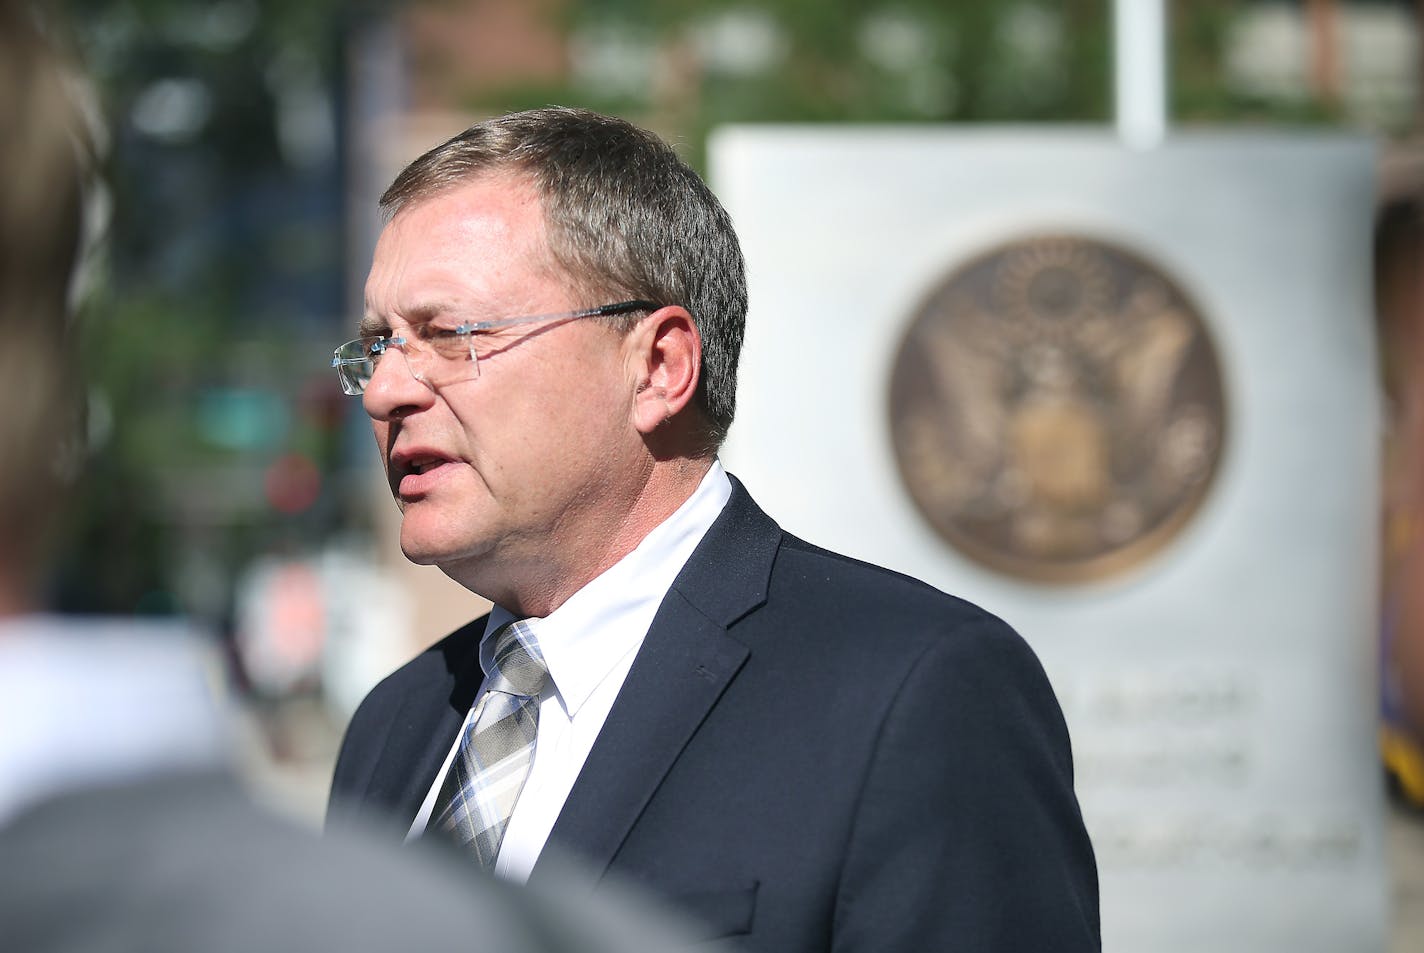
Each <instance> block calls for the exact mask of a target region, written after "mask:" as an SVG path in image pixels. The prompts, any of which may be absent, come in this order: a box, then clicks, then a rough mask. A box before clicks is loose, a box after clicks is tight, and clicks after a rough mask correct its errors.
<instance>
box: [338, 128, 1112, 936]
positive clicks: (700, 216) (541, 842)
mask: <svg viewBox="0 0 1424 953" xmlns="http://www.w3.org/2000/svg"><path fill="white" fill-rule="evenodd" d="M381 205H382V208H383V210H384V211H385V212H386V213H387V214H388V216H389V218H388V221H387V224H386V227H385V229H384V231H383V232H382V234H381V236H380V239H379V241H378V243H377V247H376V251H375V256H374V261H373V264H372V267H371V273H370V276H369V279H368V281H367V285H366V315H365V317H364V319H363V320H362V325H361V333H362V337H361V338H360V339H358V340H356V341H353V342H351V343H350V344H347V345H344V346H343V347H342V348H339V349H338V350H337V353H336V356H335V358H334V360H333V364H334V365H335V366H336V367H337V369H338V371H339V373H340V376H341V379H342V384H343V387H344V389H345V390H346V392H347V393H350V394H353V395H356V394H359V395H360V396H361V399H362V401H363V403H364V407H365V410H366V412H367V414H369V415H370V417H371V419H372V422H373V427H374V431H375V437H376V442H377V445H378V447H379V450H380V454H381V457H382V460H383V462H384V464H385V468H386V473H387V476H388V479H389V482H390V486H391V491H392V493H393V494H394V495H395V497H396V500H397V502H398V504H399V506H400V509H401V511H402V521H401V530H400V538H401V545H402V548H403V550H404V552H405V554H406V555H407V557H408V558H410V559H412V560H413V561H415V562H417V563H425V564H431V563H433V564H435V565H437V566H439V567H440V568H441V569H442V570H444V571H445V572H446V573H447V574H448V575H449V576H451V577H452V578H453V579H455V580H456V581H458V582H460V583H461V584H462V585H464V586H465V587H467V588H469V589H470V590H472V591H474V592H477V593H479V594H481V595H484V596H486V597H488V598H489V599H491V600H492V601H493V602H494V603H495V608H494V610H493V611H492V612H491V613H490V614H489V616H487V617H485V618H481V619H477V620H475V621H474V622H472V623H470V624H469V625H467V626H465V627H464V628H462V629H460V630H459V631H457V632H455V633H454V634H453V635H450V636H449V637H447V638H445V639H444V640H443V641H441V642H439V643H438V644H436V645H434V646H433V647H431V648H430V649H428V650H427V651H426V652H424V653H423V654H421V655H419V656H418V657H417V658H415V659H414V660H413V661H411V662H410V663H409V664H407V665H406V666H405V667H403V668H402V669H400V670H399V671H397V672H396V673H395V674H393V675H391V676H390V677H389V678H387V679H386V680H385V681H384V682H382V683H381V684H380V685H378V686H377V687H376V688H375V689H374V690H373V691H372V692H371V694H370V695H369V696H368V697H367V699H366V700H365V702H364V703H363V704H362V705H361V707H360V708H359V709H358V711H357V713H356V715H355V717H354V718H353V720H352V723H351V726H350V728H349V730H348V732H347V736H346V739H345V741H344V743H343V746H342V751H341V755H340V758H339V761H338V763H337V766H336V772H335V777H334V781H333V789H332V791H333V810H334V814H333V816H334V817H336V818H338V819H341V818H347V817H358V818H376V817H379V816H382V815H384V816H387V817H388V818H390V819H392V820H393V821H394V822H395V826H396V828H397V830H398V831H399V832H400V833H401V834H402V835H404V836H406V837H408V838H410V837H421V836H426V835H430V836H438V837H448V838H453V839H454V840H455V841H456V842H457V843H459V844H462V845H464V849H465V850H466V851H467V852H468V853H469V854H470V855H471V856H472V857H473V858H474V859H475V860H476V862H478V863H481V864H485V865H490V866H493V868H494V869H495V870H496V871H497V872H498V873H500V874H502V875H504V876H506V877H509V878H512V879H515V880H522V879H525V878H529V877H532V879H533V880H534V881H535V882H537V881H539V880H540V879H541V878H542V877H543V876H544V871H545V870H547V869H551V868H552V867H553V866H554V865H555V864H556V862H557V861H556V860H553V859H551V858H573V859H574V860H576V861H577V862H579V863H581V864H583V865H584V869H585V872H586V873H585V876H587V877H588V878H589V880H590V881H599V880H603V879H608V880H612V881H618V882H624V881H633V882H636V883H640V884H643V885H645V886H647V887H648V888H650V889H652V890H654V891H656V892H657V893H659V894H660V895H662V896H664V897H666V898H668V899H669V900H670V901H672V902H673V903H675V904H677V905H679V906H681V907H682V908H683V909H685V910H687V911H689V912H691V913H693V914H695V915H697V916H699V917H701V918H702V920H703V921H704V922H705V923H706V925H707V926H708V928H709V930H710V931H711V932H713V933H717V934H725V935H740V936H741V937H742V940H743V943H744V945H745V946H746V947H747V948H748V949H751V950H760V951H766V953H771V951H776V953H795V951H819V950H830V949H833V948H834V949H837V950H842V951H859V950H864V951H871V950H874V951H881V953H884V951H897V950H924V949H956V950H970V951H978V950H985V951H987V950H1040V949H1051V950H1055V951H1063V950H1091V949H1097V948H1098V947H1099V938H1098V933H1099V930H1098V900H1097V879H1096V869H1095V866H1094V861H1093V856H1092V849H1091V846H1090V845H1089V842H1088V839H1087V836H1086V834H1085V832H1084V828H1083V825H1082V821H1081V818H1080V816H1079V811H1078V807H1077V803H1076V800H1075V798H1074V795H1073V790H1072V768H1071V763H1070V755H1069V743H1068V737H1067V734H1066V731H1065V728H1064V725H1063V721H1062V718H1061V715H1060V713H1059V710H1058V707H1057V704H1056V702H1055V700H1054V698H1053V694H1052V692H1051V689H1050V688H1049V685H1048V683H1047V681H1046V679H1045V677H1044V675H1043V672H1042V670H1041V669H1040V667H1039V665H1038V663H1037V661H1036V660H1035V659H1034V657H1033V655H1032V654H1031V652H1030V651H1029V649H1028V648H1027V647H1026V645H1025V644H1024V643H1023V641H1022V640H1021V639H1020V638H1019V637H1018V636H1017V635H1016V634H1015V633H1014V632H1013V631H1012V630H1010V629H1009V628H1008V627H1007V626H1006V625H1004V623H1002V622H1000V621H999V620H998V619H995V618H994V617H992V616H990V615H988V614H986V613H985V612H983V611H982V610H980V609H978V608H976V607H974V606H971V605H969V604H967V603H964V602H962V601H960V600H957V599H954V598H952V597H950V596H946V595H944V594H942V593H940V592H938V591H935V590H934V589H931V588H930V587H928V586H926V585H924V584H923V583H920V582H917V581H915V580H912V579H908V578H906V577H903V576H900V575H898V574H895V573H892V572H890V571H888V570H884V569H880V568H877V567H874V566H869V565H865V564H863V563H858V562H856V561H854V560H850V559H847V558H845V557H842V556H838V555H835V554H833V553H829V552H826V551H824V550H821V549H818V548H816V547H814V546H812V545H810V544H808V543H805V542H802V541H801V540H799V539H796V538H794V537H792V536H789V535H787V534H786V533H783V532H782V531H781V530H780V529H779V528H778V527H777V526H776V524H775V523H774V522H773V521H772V520H771V519H770V518H769V517H768V516H766V514H764V513H763V512H762V511H761V510H760V509H758V508H757V506H756V504H755V503H753V502H752V500H751V498H750V497H749V496H748V494H747V491H746V490H745V489H744V488H743V487H742V486H741V485H740V484H738V483H736V482H735V481H733V480H731V479H730V478H729V477H728V476H727V475H726V474H725V473H724V471H723V470H722V467H721V465H720V464H719V463H718V461H717V458H716V448H717V446H718V444H719V443H720V442H721V440H722V438H723V436H724V435H725V434H726V432H727V428H728V427H729V426H730V424H731V422H732V415H733V397H734V392H735V376H736V365H737V356H738V351H739V349H740V345H741V341H742V329H743V324H744V316H745V310H746V293H745V281H744V277H743V265H742V259H741V253H740V250H739V247H738V244H737V240H736V237H735V235H734V233H733V230H732V226H731V222H730V221H729V219H728V217H727V215H726V213H725V212H724V210H723V209H722V208H721V206H720V205H719V204H718V202H717V200H716V199H715V198H714V197H713V195H712V194H711V192H710V191H709V190H708V189H707V188H706V186H705V185H704V184H703V183H702V182H701V180H700V179H698V177H697V176H696V175H695V174H694V173H693V172H692V171H691V170H690V169H688V168H687V167H686V166H685V165H684V164H683V163H682V162H681V161H680V160H679V159H678V158H677V157H676V155H675V154H674V153H673V152H672V150H671V149H670V148H668V146H667V145H666V144H664V143H663V142H661V141H660V140H658V139H657V138H656V137H655V136H652V135H650V134H648V133H646V132H644V131H641V130H639V129H637V128H635V127H632V126H630V125H628V124H627V123H625V122H622V121H620V120H616V119H610V118H607V117H602V116H598V115H596V114H593V113H589V112H584V111H580V110H572V109H557V108H551V109H543V110H537V111H533V112H527V113H520V114H514V115H509V116H504V117H501V118H497V119H493V120H490V121H487V122H483V123H480V124H478V125H476V126H473V127H472V128H470V129H469V130H467V131H465V132H463V133H461V134H460V135H457V136H455V137H454V138H453V139H451V140H449V141H448V142H446V143H444V144H443V145H441V146H439V147H437V148H435V149H433V150H432V151H430V152H429V153H427V154H426V155H424V156H422V157H420V158H419V159H417V160H416V161H415V162H414V163H412V164H411V165H410V166H409V167H408V168H406V169H405V170H404V171H403V172H402V173H401V174H400V176H399V177H397V179H396V180H395V182H394V183H393V184H392V186H391V188H390V189H389V190H388V191H387V192H386V194H385V196H384V197H383V198H382V200H381ZM786 360H787V361H795V360H798V356H797V355H795V354H788V355H786Z"/></svg>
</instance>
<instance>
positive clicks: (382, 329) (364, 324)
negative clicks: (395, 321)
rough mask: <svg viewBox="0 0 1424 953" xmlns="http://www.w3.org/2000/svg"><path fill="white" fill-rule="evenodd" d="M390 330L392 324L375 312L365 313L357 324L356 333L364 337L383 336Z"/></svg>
mask: <svg viewBox="0 0 1424 953" xmlns="http://www.w3.org/2000/svg"><path fill="white" fill-rule="evenodd" d="M389 331H390V325H389V324H388V323H387V322H385V321H384V320H382V319H381V318H378V317H376V316H375V315H374V314H363V315H362V316H361V321H360V323H358V324H357V325H356V335H357V336H358V337H363V338H374V337H381V336H384V335H385V334H387V333H388V332H389Z"/></svg>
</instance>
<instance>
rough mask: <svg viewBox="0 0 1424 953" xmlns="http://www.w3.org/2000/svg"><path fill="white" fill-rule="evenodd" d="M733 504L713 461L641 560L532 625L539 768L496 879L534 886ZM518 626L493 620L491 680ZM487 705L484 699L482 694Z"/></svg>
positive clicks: (415, 830)
mask: <svg viewBox="0 0 1424 953" xmlns="http://www.w3.org/2000/svg"><path fill="white" fill-rule="evenodd" d="M731 495H732V484H731V481H730V480H728V479H727V474H726V472H725V471H724V470H723V469H722V465H721V463H719V462H718V461H715V460H714V461H713V462H712V468H711V469H710V470H709V471H708V472H707V475H706V476H704V477H703V478H702V482H701V483H700V484H699V485H698V487H697V489H696V490H695V491H694V492H693V494H692V496H690V497H689V498H688V499H687V502H685V503H683V504H682V506H680V507H679V508H678V509H677V511H676V512H675V513H673V514H672V515H671V516H669V517H668V518H667V519H666V520H664V521H663V522H662V523H661V524H659V525H658V526H657V527H656V528H655V529H654V530H653V531H652V532H650V533H649V534H648V535H647V536H646V537H644V539H643V541H642V542H641V543H639V544H638V546H637V547H636V548H635V549H634V550H633V551H632V552H630V553H629V554H628V555H626V556H624V557H623V558H622V559H621V560H619V561H618V562H617V563H615V564H614V565H613V566H611V567H610V568H609V569H607V570H606V571H605V572H604V573H603V574H602V575H600V576H598V577H597V578H595V579H593V580H592V581H590V582H589V583H588V584H587V585H585V586H584V587H583V588H582V589H580V590H579V591H578V592H576V593H574V594H573V595H572V596H570V597H569V599H568V600H567V601H566V602H565V603H564V604H563V605H561V606H559V607H558V608H557V609H555V610H554V611H553V612H551V613H549V615H547V616H545V617H544V618H542V619H528V620H526V624H527V625H528V626H529V628H530V629H531V630H533V633H534V637H535V638H536V639H537V640H538V642H539V649H540V651H541V652H543V654H544V660H545V661H546V662H547V663H548V666H549V682H550V684H549V686H548V687H546V688H545V689H544V693H543V694H542V695H541V696H540V701H539V733H538V736H537V738H536V740H535V744H534V758H533V763H532V765H531V767H530V770H529V778H528V780H526V781H525V783H524V790H523V791H522V792H521V793H520V795H519V801H518V803H517V804H516V805H515V808H514V814H513V815H512V816H511V817H510V820H509V826H508V827H507V828H506V829H505V832H504V842H503V843H502V844H501V845H500V851H499V857H498V859H497V860H496V861H495V873H496V874H497V875H499V876H501V877H505V878H507V879H510V880H514V881H518V882H523V881H525V880H527V879H528V878H529V873H530V871H532V870H533V869H534V862H535V861H536V860H538V859H539V853H540V852H541V851H542V850H543V849H544V844H545V842H546V841H547V840H548V839H549V832H550V831H552V830H553V829H554V822H555V821H556V820H557V819H558V817H559V812H560V811H562V810H563V807H564V801H565V800H567V799H568V796H569V791H570V790H572V789H573V786H574V781H575V780H576V779H577V778H578V775H579V771H580V770H582V768H583V763H584V761H585V760H586V759H587V758H588V752H589V749H591V748H592V747H593V742H594V739H595V738H597V737H598V733H599V731H600V730H601V729H602V728H603V723H604V721H605V720H606V719H607V718H608V712H609V709H611V708H612V707H613V701H614V699H616V698H617V697H618V691H619V689H621V688H622V687H623V680H624V679H625V678H626V677H627V675H628V669H629V668H631V667H632V665H633V658H634V656H636V655H637V654H638V649H639V647H640V646H642V644H643V638H644V636H646V635H647V634H648V628H649V627H650V626H651V625H652V624H653V616H654V615H656V614H657V611H658V607H659V606H660V605H662V602H663V598H664V597H665V596H666V595H667V593H668V590H669V589H670V588H672V583H673V580H674V579H676V578H677V574H678V573H679V572H681V571H682V567H683V566H684V565H685V564H686V563H687V560H688V558H689V557H690V556H691V555H692V551H693V550H694V549H696V548H697V544H698V543H700V542H701V541H702V537H703V536H705V535H706V534H707V530H708V529H709V528H711V526H712V523H713V521H715V520H716V519H717V516H718V514H720V513H721V512H722V508H723V507H724V506H726V504H727V500H728V499H729V498H730V497H731ZM513 618H514V616H513V615H512V614H511V613H509V612H508V611H507V610H505V609H502V608H500V607H499V606H495V608H494V610H493V611H492V612H491V613H490V617H489V622H488V623H487V624H486V626H485V634H484V637H483V640H482V641H481V642H480V666H481V667H482V668H483V669H484V671H485V675H486V677H488V675H489V673H490V672H491V671H492V670H493V663H492V658H493V655H494V644H493V640H492V639H491V638H490V636H491V635H492V634H493V633H494V632H495V630H497V629H498V628H500V626H502V625H504V624H505V623H506V622H509V621H510V620H512V619H513ZM480 697H481V699H483V697H484V688H483V687H481V690H480ZM481 704H482V701H481V702H480V703H476V705H475V707H474V708H473V709H472V710H471V711H470V713H469V714H468V715H467V717H466V723H467V724H468V723H469V722H470V721H472V720H474V719H476V718H478V717H479V710H480V705H481ZM464 733H465V730H464V728H463V727H461V729H460V731H458V732H457V733H456V735H455V743H454V744H453V745H452V746H451V748H450V752H449V754H447V755H446V756H445V764H444V765H443V766H442V767H441V769H440V771H439V772H438V773H437V774H436V776H435V783H434V784H433V785H431V788H430V792H429V793H428V794H427V795H426V796H425V802H424V803H423V804H422V805H421V808H420V812H419V813H418V814H416V817H415V823H414V824H412V825H411V829H410V833H409V835H408V839H409V838H414V837H418V836H420V834H421V833H423V832H424V830H425V827H426V824H427V823H429V820H430V815H431V812H432V810H433V809H434V807H435V799H436V797H437V795H438V794H439V793H440V787H441V785H442V784H443V783H444V780H445V775H446V774H447V773H448V772H449V770H450V764H451V763H452V762H453V761H454V759H455V754H456V752H458V751H459V748H460V739H461V738H462V737H463V735H464Z"/></svg>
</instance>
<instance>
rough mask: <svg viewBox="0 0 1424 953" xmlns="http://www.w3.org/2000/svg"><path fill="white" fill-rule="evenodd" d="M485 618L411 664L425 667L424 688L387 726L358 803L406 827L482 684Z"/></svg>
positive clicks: (408, 697) (406, 700)
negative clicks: (379, 810) (383, 812)
mask: <svg viewBox="0 0 1424 953" xmlns="http://www.w3.org/2000/svg"><path fill="white" fill-rule="evenodd" d="M488 618H489V617H488V616H481V617H480V618H478V619H476V620H475V621H473V622H471V623H469V624H468V625H465V626H464V627H462V628H460V629H458V630H457V631H455V632H454V633H452V634H451V635H449V636H447V637H446V638H445V639H444V640H442V641H441V642H440V643H438V644H437V645H435V646H433V647H432V648H431V649H430V651H428V652H427V653H426V654H425V655H422V656H420V657H418V658H417V659H416V662H415V664H417V665H424V666H429V668H430V671H429V673H428V674H427V675H425V676H424V677H423V678H422V679H421V680H420V683H421V684H425V685H428V686H429V687H428V688H427V689H425V690H422V691H416V692H410V693H408V694H407V695H406V696H405V698H404V699H403V700H402V702H401V704H400V705H399V706H398V707H397V708H396V710H395V711H394V713H393V714H392V715H391V716H390V719H389V721H388V722H387V734H386V738H385V740H384V742H383V743H382V751H381V756H380V759H379V760H378V761H377V762H376V764H375V767H374V769H373V771H372V773H371V778H372V781H371V786H370V788H369V789H368V790H367V792H366V794H365V796H364V798H363V800H365V801H367V802H369V803H373V804H378V805H381V806H382V807H383V808H384V809H385V810H386V811H388V812H389V815H390V816H391V817H392V818H399V819H401V821H402V822H404V823H405V824H406V825H407V826H409V824H410V822H411V820H412V819H413V818H414V817H415V815H416V813H417V812H418V811H419V810H420V805H421V803H422V802H423V801H424V800H425V796H426V794H428V793H429V791H430V786H431V784H432V783H434V779H435V775H436V773H437V772H438V771H439V770H440V767H441V765H442V764H444V761H445V755H447V754H448V753H449V751H450V746H451V745H452V744H453V743H454V740H455V734H456V732H458V731H459V730H460V725H461V724H463V723H464V720H465V716H466V715H467V714H468V713H469V711H470V709H471V708H473V707H474V704H475V696H476V695H477V694H478V692H479V688H480V685H481V683H482V682H483V680H484V673H483V671H482V670H481V669H480V659H479V646H480V637H481V636H482V635H483V634H484V631H485V622H486V620H487V619H488Z"/></svg>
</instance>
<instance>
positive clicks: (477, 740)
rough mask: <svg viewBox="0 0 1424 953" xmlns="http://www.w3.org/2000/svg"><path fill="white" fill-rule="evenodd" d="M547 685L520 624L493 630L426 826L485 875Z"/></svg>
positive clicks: (520, 785) (519, 786)
mask: <svg viewBox="0 0 1424 953" xmlns="http://www.w3.org/2000/svg"><path fill="white" fill-rule="evenodd" d="M548 680H549V669H548V667H547V666H546V665H545V663H544V656H543V654H542V653H541V652H540V651H539V643H538V642H537V641H535V639H534V633H533V632H531V631H529V628H528V626H527V625H525V624H524V623H523V622H521V621H515V622H510V623H509V624H507V625H506V626H504V628H502V629H500V630H499V632H498V633H497V634H496V635H495V643H494V671H493V673H491V675H490V677H489V680H488V688H487V690H486V691H485V697H484V701H483V703H482V706H481V708H480V714H479V717H478V718H476V719H473V720H471V721H467V722H466V724H465V728H464V731H465V735H464V738H463V739H462V740H461V742H460V750H459V752H458V753H457V754H456V755H455V760H454V761H453V762H452V763H451V765H450V772H449V773H448V774H447V775H445V783H444V784H442V785H441V786H440V794H439V795H438V796H437V797H436V799H435V809H434V812H433V813H432V815H431V818H432V823H433V824H434V825H435V827H437V828H438V829H440V830H444V831H446V832H448V833H449V834H450V835H451V836H453V837H454V838H455V841H456V842H457V843H459V844H460V845H461V846H463V847H465V848H466V849H467V850H469V851H470V852H471V853H473V854H474V855H475V859H476V860H478V861H479V863H480V866H482V867H485V868H486V869H490V868H493V867H494V861H495V857H497V856H498V855H499V845H500V842H501V841H503V840H504V829H505V827H506V826H507V825H508V824H509V816H510V815H511V814H512V813H514V803H515V802H516V801H518V800H519V792H520V791H521V790H523V789H524V779H525V778H526V777H528V775H529V762H530V760H531V759H532V758H533V756H534V736H535V733H536V732H537V730H538V727H539V693H540V692H541V691H543V689H544V685H545V683H546V682H548Z"/></svg>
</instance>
